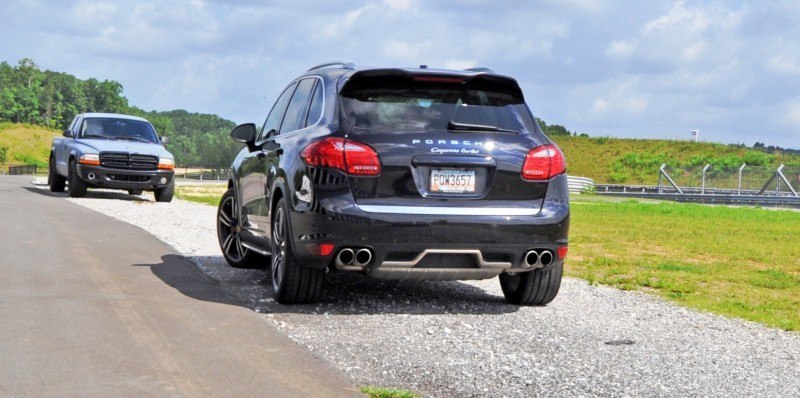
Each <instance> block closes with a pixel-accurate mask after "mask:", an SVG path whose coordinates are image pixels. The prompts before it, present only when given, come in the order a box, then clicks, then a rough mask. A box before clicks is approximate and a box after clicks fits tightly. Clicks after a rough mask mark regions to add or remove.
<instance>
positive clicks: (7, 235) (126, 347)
mask: <svg viewBox="0 0 800 398" xmlns="http://www.w3.org/2000/svg"><path fill="white" fill-rule="evenodd" d="M30 182H31V178H30V177H10V176H3V177H0V225H2V227H1V228H2V232H1V233H0V358H1V359H2V360H0V396H4V397H5V396H81V397H84V396H191V397H201V396H269V397H282V396H326V397H334V396H353V395H358V394H357V393H356V391H357V390H356V389H355V388H354V387H353V386H351V385H350V384H349V383H348V381H347V379H346V377H345V376H344V375H343V374H341V373H339V372H338V371H337V370H335V369H333V368H332V367H331V366H329V365H328V364H327V363H326V362H323V361H322V360H320V359H317V358H315V357H314V356H313V355H311V353H310V352H308V351H307V350H306V349H305V348H303V347H301V346H299V345H297V344H296V343H294V342H293V341H291V340H289V338H287V337H286V336H284V335H283V334H281V332H279V331H278V330H277V329H275V327H274V326H273V325H271V324H269V323H267V322H265V321H264V320H263V319H262V318H260V317H259V316H258V314H256V313H254V312H252V311H250V310H249V309H247V308H244V307H242V306H241V305H240V304H239V301H237V300H234V299H231V298H230V297H228V296H226V295H225V293H224V292H223V290H222V289H221V288H220V286H219V285H218V283H217V282H215V281H213V280H211V279H209V278H207V277H205V276H204V275H203V274H201V273H200V272H198V271H197V270H196V268H195V267H194V266H193V265H192V264H190V263H189V262H188V261H187V260H185V259H184V258H182V257H181V256H179V255H177V254H176V253H175V252H174V251H173V249H171V248H170V247H169V246H167V245H165V244H164V243H162V242H161V241H159V240H157V239H156V238H154V237H153V236H151V235H150V234H149V233H147V232H145V231H143V230H141V229H139V228H137V227H134V226H131V225H129V224H126V223H123V222H120V221H117V220H115V219H112V218H110V217H108V216H105V215H102V214H100V213H97V212H94V211H91V210H88V209H86V208H83V207H81V206H78V205H75V204H73V203H70V202H69V201H66V200H63V199H62V198H63V197H64V196H65V195H63V194H50V193H49V192H47V191H43V190H38V189H34V188H33V187H32V186H31V185H30Z"/></svg>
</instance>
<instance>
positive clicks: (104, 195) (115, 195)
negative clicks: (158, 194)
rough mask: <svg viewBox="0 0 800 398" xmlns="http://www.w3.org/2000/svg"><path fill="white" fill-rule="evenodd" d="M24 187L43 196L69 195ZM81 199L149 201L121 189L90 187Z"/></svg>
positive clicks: (57, 196) (63, 196)
mask: <svg viewBox="0 0 800 398" xmlns="http://www.w3.org/2000/svg"><path fill="white" fill-rule="evenodd" d="M23 188H24V189H26V190H28V191H30V192H35V193H38V194H39V195H44V196H51V197H54V198H66V197H69V195H68V194H67V192H50V189H49V188H47V187H42V188H35V187H23ZM83 199H116V200H127V201H131V202H151V201H150V200H147V199H145V198H142V197H139V196H133V195H128V194H127V193H125V192H123V191H106V190H99V191H98V190H92V189H90V190H89V192H88V193H87V194H86V196H85V197H84V198H83Z"/></svg>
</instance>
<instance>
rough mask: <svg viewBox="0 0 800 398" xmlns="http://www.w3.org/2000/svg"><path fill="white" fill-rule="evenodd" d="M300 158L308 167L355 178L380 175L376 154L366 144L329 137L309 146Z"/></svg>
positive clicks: (378, 160) (379, 162)
mask: <svg viewBox="0 0 800 398" xmlns="http://www.w3.org/2000/svg"><path fill="white" fill-rule="evenodd" d="M300 157H302V158H303V160H305V162H306V164H308V165H309V166H318V167H331V168H334V169H339V170H342V171H344V172H346V173H348V174H350V175H355V176H376V175H379V174H380V173H381V161H380V159H379V158H378V153H377V152H375V150H374V149H372V148H370V147H369V146H368V145H366V144H362V143H360V142H356V141H350V140H348V141H345V139H344V138H339V137H329V138H325V139H322V140H319V141H315V142H312V143H311V144H309V145H308V146H307V147H305V149H303V152H301V153H300Z"/></svg>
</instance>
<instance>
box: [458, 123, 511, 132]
mask: <svg viewBox="0 0 800 398" xmlns="http://www.w3.org/2000/svg"><path fill="white" fill-rule="evenodd" d="M447 129H448V130H462V131H497V132H500V133H514V134H519V131H517V130H509V129H504V128H500V127H497V126H488V125H484V124H469V123H456V122H453V121H450V122H448V123H447Z"/></svg>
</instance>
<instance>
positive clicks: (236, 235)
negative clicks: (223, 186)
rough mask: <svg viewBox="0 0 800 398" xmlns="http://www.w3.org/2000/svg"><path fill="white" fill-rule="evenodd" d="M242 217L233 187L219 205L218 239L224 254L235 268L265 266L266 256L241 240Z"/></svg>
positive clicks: (266, 264)
mask: <svg viewBox="0 0 800 398" xmlns="http://www.w3.org/2000/svg"><path fill="white" fill-rule="evenodd" d="M240 220H241V218H240V217H239V211H238V204H237V203H236V195H235V191H234V190H233V188H231V189H229V190H227V191H226V192H225V193H224V194H223V195H222V199H220V201H219V206H217V240H218V241H219V248H220V249H221V250H222V256H223V257H224V258H225V261H227V262H228V264H230V266H231V267H233V268H265V267H267V266H268V265H269V260H267V258H266V257H264V256H262V255H260V254H258V253H256V252H254V251H252V250H249V249H247V248H246V247H244V246H243V245H242V241H241V236H240V233H241V227H242V224H241V221H240Z"/></svg>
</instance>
